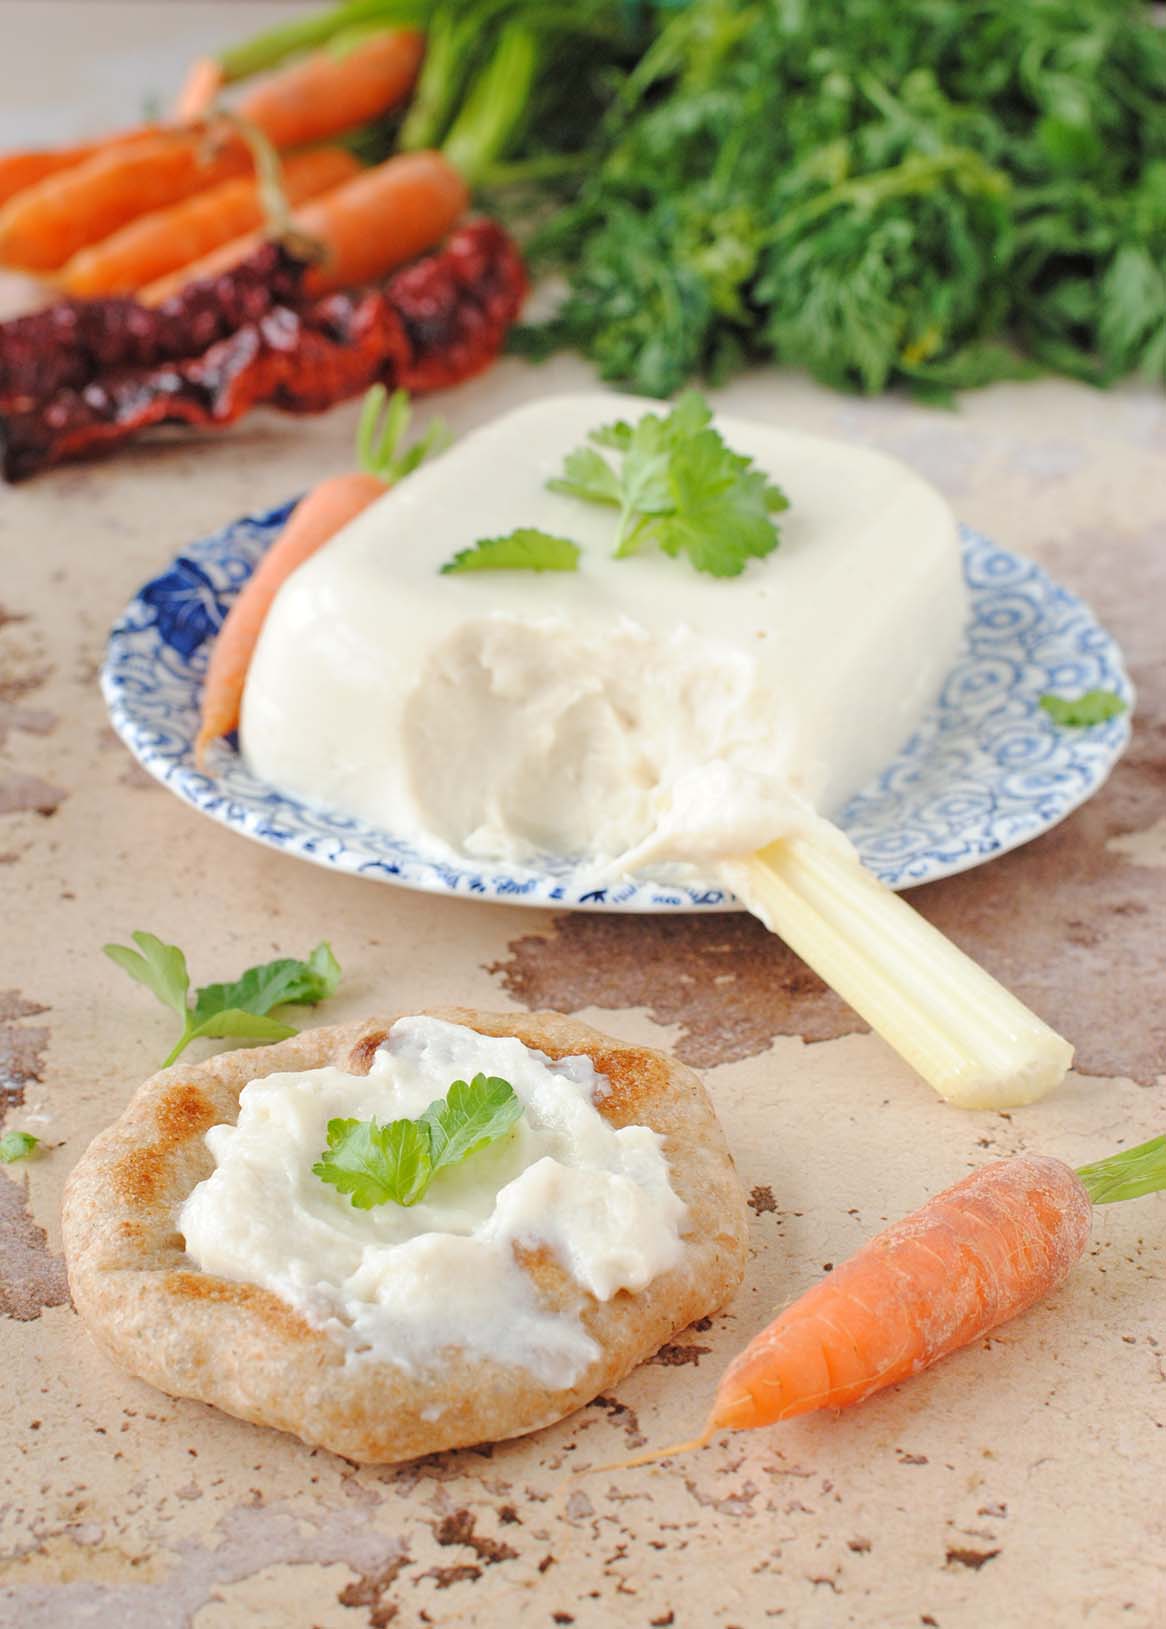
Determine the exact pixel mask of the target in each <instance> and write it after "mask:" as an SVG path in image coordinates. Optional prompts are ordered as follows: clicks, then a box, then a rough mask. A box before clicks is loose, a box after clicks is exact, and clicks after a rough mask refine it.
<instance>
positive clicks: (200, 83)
mask: <svg viewBox="0 0 1166 1629" xmlns="http://www.w3.org/2000/svg"><path fill="white" fill-rule="evenodd" d="M222 88H223V70H222V69H221V68H220V67H219V64H218V63H217V62H216V61H215V59H214V57H196V58H195V60H194V61H193V62H192V63H191V65H190V68H189V70H188V72H187V75H186V78H185V79H184V80H183V82H182V89H181V90H180V91H179V92H178V99H177V100H176V102H175V103H174V113H173V115H172V117H173V120H174V123H175V124H196V123H197V122H198V121H199V120H200V119H205V118H206V117H207V115H208V114H209V113H210V110H211V108H212V107H213V105H214V102H215V98H216V97H217V96H218V94H219V92H220V91H221V90H222Z"/></svg>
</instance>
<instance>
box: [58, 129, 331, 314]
mask: <svg viewBox="0 0 1166 1629" xmlns="http://www.w3.org/2000/svg"><path fill="white" fill-rule="evenodd" d="M359 170H360V165H359V163H358V162H357V160H356V159H355V158H354V157H353V156H352V154H351V153H349V152H346V151H345V149H344V148H342V147H319V148H315V149H314V150H313V151H311V152H308V153H299V154H293V155H292V156H291V157H290V158H287V159H285V160H284V162H283V165H282V166H281V177H280V179H281V184H282V186H283V190H284V194H285V196H286V198H287V200H288V202H289V203H291V204H301V203H305V202H306V201H307V200H308V199H309V198H315V197H318V196H319V195H320V194H321V193H325V192H330V191H331V190H332V189H333V188H334V187H337V186H339V185H340V184H341V183H342V182H344V181H351V180H352V178H353V176H355V175H356V174H357V173H358V172H359ZM262 220H263V201H262V197H261V194H260V186H259V182H258V181H257V180H256V179H255V177H253V176H249V175H239V176H235V177H234V179H233V180H230V181H221V182H220V183H219V185H218V186H217V187H208V188H207V190H206V191H205V192H196V193H195V195H194V197H193V198H186V199H184V200H183V201H182V202H181V203H178V204H171V206H170V207H169V208H168V209H156V210H154V211H153V212H152V213H151V214H149V215H143V216H141V218H140V219H138V220H136V221H130V222H129V224H128V225H127V226H123V227H122V228H121V229H120V230H119V231H117V232H114V233H112V234H111V235H110V236H109V237H107V238H104V239H103V240H102V241H101V242H100V243H94V244H91V245H90V247H89V248H88V249H82V250H81V251H80V253H79V254H75V255H74V256H73V258H72V259H71V260H70V261H69V262H68V263H67V265H66V266H65V267H64V268H63V270H62V271H61V273H60V276H59V278H58V282H59V284H60V286H61V288H63V289H64V290H65V292H66V293H68V294H74V295H81V296H85V297H91V296H95V295H103V294H132V293H133V292H134V290H135V289H139V288H141V286H142V284H143V283H151V282H154V281H155V280H156V279H157V278H159V277H164V276H166V275H167V274H168V273H169V272H172V271H174V270H176V269H177V268H178V267H180V266H186V265H189V263H190V262H191V261H192V260H198V259H199V258H200V257H201V256H203V255H207V254H209V253H210V252H211V251H212V250H214V249H216V248H218V247H219V246H220V245H221V244H223V243H228V242H230V241H231V240H232V239H234V238H236V237H238V236H239V234H240V233H243V232H249V231H251V230H252V229H253V228H255V227H257V226H259V225H260V224H261V223H262Z"/></svg>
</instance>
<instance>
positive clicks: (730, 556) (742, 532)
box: [547, 390, 789, 577]
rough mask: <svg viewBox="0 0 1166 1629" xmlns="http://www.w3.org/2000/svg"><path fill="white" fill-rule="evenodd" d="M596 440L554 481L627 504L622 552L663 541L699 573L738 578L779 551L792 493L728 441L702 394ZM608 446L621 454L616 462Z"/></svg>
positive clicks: (595, 498) (556, 486) (559, 488)
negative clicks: (779, 522)
mask: <svg viewBox="0 0 1166 1629" xmlns="http://www.w3.org/2000/svg"><path fill="white" fill-rule="evenodd" d="M587 439H588V442H589V443H590V445H588V446H584V447H578V448H576V449H575V450H574V451H573V452H571V453H568V455H567V457H566V460H565V461H564V464H563V473H562V475H561V476H558V477H556V478H555V479H552V480H550V481H548V482H547V485H548V486H549V487H550V488H551V490H552V491H553V492H562V493H564V494H565V495H567V496H568V497H573V498H582V499H583V500H585V501H586V502H588V503H602V504H608V505H610V506H612V507H615V508H618V509H619V526H618V530H617V533H616V547H615V553H616V555H617V556H626V555H629V554H633V553H635V552H636V551H637V550H638V549H641V548H643V547H645V546H646V545H648V544H652V543H654V544H656V546H657V547H658V548H660V549H662V550H663V551H664V553H665V554H669V555H672V556H673V557H675V556H676V555H679V554H686V555H687V556H688V558H689V560H690V561H691V563H692V564H693V565H694V566H695V567H696V569H697V570H698V571H705V572H708V573H709V574H710V575H711V576H713V577H736V576H739V575H740V573H741V572H742V571H744V569H745V566H746V565H747V564H748V562H749V561H750V560H751V559H760V558H763V557H764V556H765V555H767V554H772V552H773V550H774V549H776V548H777V545H778V543H779V541H780V535H779V533H778V529H777V527H776V526H775V524H774V522H773V520H772V518H771V517H772V516H773V515H774V514H777V513H779V512H780V511H781V510H783V509H787V508H788V507H789V501H788V499H787V498H786V496H785V494H784V493H783V492H782V491H781V489H780V488H779V487H776V486H774V485H773V484H772V483H771V482H770V480H769V478H768V476H766V474H765V472H764V471H763V470H759V469H757V468H755V467H754V464H753V460H752V459H751V458H748V457H746V456H745V455H743V454H741V453H735V452H733V451H732V449H731V448H729V447H727V446H726V445H725V441H724V437H723V436H722V435H721V433H720V431H719V430H714V429H713V428H712V411H711V409H710V407H709V405H708V403H707V402H706V401H705V399H704V397H703V396H701V395H700V393H699V392H698V391H695V390H688V391H685V392H684V394H683V395H682V396H681V397H680V399H679V400H678V401H677V403H676V406H675V407H674V408H673V410H672V412H671V413H669V414H668V415H667V417H666V418H661V417H660V416H659V415H658V414H656V413H645V414H644V416H643V418H641V419H640V420H638V422H637V423H635V424H634V425H630V424H626V423H624V422H623V421H622V420H619V421H617V422H616V423H614V424H606V425H602V426H601V427H600V428H599V429H598V430H593V431H592V432H591V434H590V435H589V436H588V438H587ZM599 448H604V449H606V450H608V451H611V452H614V453H615V455H616V462H615V464H614V465H613V464H612V463H611V462H610V461H609V460H608V459H607V458H605V457H604V456H603V454H602V453H601V452H600V451H599V450H598V449H599Z"/></svg>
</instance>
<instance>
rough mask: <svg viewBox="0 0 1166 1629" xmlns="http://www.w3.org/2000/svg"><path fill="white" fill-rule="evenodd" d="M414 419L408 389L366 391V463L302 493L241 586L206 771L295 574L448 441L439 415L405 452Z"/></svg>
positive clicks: (212, 717) (200, 741) (215, 694)
mask: <svg viewBox="0 0 1166 1629" xmlns="http://www.w3.org/2000/svg"><path fill="white" fill-rule="evenodd" d="M382 410H383V411H384V419H383V424H382V423H381V413H382ZM408 423H409V403H408V398H407V396H406V395H405V392H404V391H403V390H398V391H396V392H395V393H394V395H393V396H392V397H391V398H389V397H388V392H387V391H386V390H385V388H384V386H383V385H374V386H373V387H372V389H371V390H370V391H369V393H368V395H367V396H366V397H365V403H364V409H363V411H362V413H361V416H360V428H359V430H358V432H357V461H358V463H359V465H360V468H359V469H357V470H354V471H352V472H350V473H349V474H346V475H333V476H330V477H329V478H328V479H327V480H326V481H321V482H320V484H319V486H316V487H313V489H312V491H311V492H309V493H308V495H307V497H305V498H301V499H300V501H299V503H298V504H297V505H296V507H295V508H294V509H293V510H292V514H291V519H290V520H289V521H288V523H287V525H286V526H285V527H284V529H283V531H282V532H281V533H280V535H279V537H278V538H277V539H276V541H275V542H274V543H273V544H272V545H271V547H270V549H268V551H267V553H266V554H265V555H264V556H263V558H262V560H261V561H260V562H259V565H258V566H257V567H256V569H255V571H254V573H253V574H252V576H251V577H250V578H249V579H248V581H247V583H246V585H245V586H244V587H243V589H242V590H241V591H240V593H239V596H238V598H237V599H236V600H235V602H234V604H233V605H232V606H231V609H230V611H228V613H227V616H226V618H225V620H224V622H223V625H222V627H221V628H220V629H219V632H218V635H217V637H216V639H215V643H214V648H213V649H212V651H211V656H210V663H209V665H208V667H207V675H206V683H205V684H204V686H203V693H202V713H201V718H200V721H199V730H198V736H197V739H196V741H195V747H194V753H195V760H196V762H197V764H198V766H199V768H200V769H201V768H202V767H203V766H204V764H205V760H206V753H207V749H208V747H210V746H211V745H212V744H213V743H214V742H215V741H217V740H218V739H219V738H220V737H221V736H224V735H227V734H229V733H230V731H231V730H233V729H235V728H236V727H237V725H238V723H239V709H240V707H241V705H242V701H243V687H244V684H245V683H246V679H247V669H248V668H249V667H250V665H251V657H252V656H253V654H254V652H255V646H256V644H257V643H258V640H259V634H260V632H261V630H262V628H263V623H264V619H265V618H266V616H267V613H268V611H269V610H270V609H271V603H272V601H273V600H274V599H275V596H276V594H277V593H278V591H279V589H280V588H281V587H282V586H283V584H284V583H285V582H286V581H287V579H288V578H289V577H290V576H291V574H292V572H293V571H295V569H296V568H297V566H302V565H303V563H304V561H305V560H308V559H310V558H311V556H312V555H313V554H315V553H316V552H317V551H318V550H319V549H321V548H323V546H324V544H325V543H327V542H328V541H329V540H330V539H331V538H333V537H335V535H336V533H337V532H338V531H340V529H341V528H342V527H344V526H347V525H348V522H349V521H350V520H355V519H356V517H357V515H359V514H361V513H362V512H363V511H364V510H365V509H367V508H368V506H369V504H371V503H374V502H375V501H376V499H377V498H379V497H381V496H383V494H384V493H385V492H387V491H388V489H389V487H390V486H392V485H393V484H394V483H395V482H397V481H400V480H403V479H404V477H405V476H406V475H408V474H410V473H411V472H412V471H413V470H415V469H416V468H417V466H418V464H420V463H421V462H422V460H423V459H424V458H426V457H428V456H430V455H431V454H432V453H435V452H439V451H441V450H442V449H443V448H444V447H446V446H447V445H448V443H449V433H448V431H447V430H446V428H445V426H444V425H443V424H442V422H441V421H440V419H433V420H432V421H431V422H430V424H429V427H428V429H427V430H426V432H425V434H424V435H423V436H422V437H421V439H420V440H419V441H417V442H415V443H414V444H413V446H411V447H410V448H409V449H408V450H407V451H405V452H401V451H400V450H399V448H400V445H401V441H402V438H403V436H404V434H405V431H406V429H407V428H408Z"/></svg>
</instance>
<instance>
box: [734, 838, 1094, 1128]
mask: <svg viewBox="0 0 1166 1629" xmlns="http://www.w3.org/2000/svg"><path fill="white" fill-rule="evenodd" d="M725 871H726V874H727V876H728V878H729V881H730V883H731V885H732V887H733V888H734V890H735V891H736V892H737V893H738V895H739V896H740V897H741V899H742V900H743V901H744V903H745V904H746V905H748V906H749V908H750V909H751V910H752V911H753V912H754V914H755V915H757V916H759V917H760V918H761V920H762V921H763V922H764V923H765V925H766V926H767V927H768V928H770V929H771V931H772V932H774V933H776V934H778V935H780V937H781V938H782V939H784V940H785V942H786V943H787V944H788V945H789V946H790V947H791V949H793V950H795V951H796V952H797V953H798V955H799V956H801V957H802V959H803V960H804V961H806V962H808V963H809V965H810V966H811V967H812V968H814V970H815V971H816V972H817V973H819V974H820V975H821V976H822V978H824V979H825V980H826V982H827V984H829V985H831V986H832V988H833V989H835V990H837V992H838V994H839V995H840V996H842V997H843V999H844V1000H845V1001H848V1002H849V1003H850V1005H851V1006H852V1007H853V1008H854V1010H855V1011H856V1012H857V1013H858V1014H859V1015H860V1016H861V1017H863V1018H865V1019H866V1021H867V1023H868V1024H869V1025H870V1026H871V1028H872V1029H873V1030H874V1031H875V1032H876V1033H877V1034H879V1035H881V1036H882V1038H883V1039H884V1040H885V1041H886V1042H887V1043H888V1044H889V1045H890V1046H892V1047H893V1048H894V1049H895V1051H896V1052H898V1053H899V1055H900V1057H902V1058H903V1059H904V1060H905V1061H906V1062H907V1063H909V1064H910V1065H911V1067H912V1068H913V1069H914V1070H916V1071H917V1073H918V1074H920V1075H922V1076H923V1078H924V1080H926V1081H927V1082H928V1084H929V1085H930V1086H933V1087H934V1088H935V1090H936V1091H937V1092H938V1093H939V1094H940V1096H941V1097H945V1098H947V1099H948V1101H949V1102H951V1103H955V1104H958V1105H959V1106H960V1107H962V1108H981V1109H982V1108H1010V1107H1013V1106H1014V1105H1016V1104H1020V1103H1031V1102H1033V1101H1034V1100H1035V1099H1036V1098H1038V1097H1043V1096H1044V1094H1045V1093H1046V1092H1048V1091H1051V1090H1052V1088H1053V1087H1054V1086H1056V1085H1058V1084H1059V1083H1060V1082H1061V1081H1062V1080H1063V1079H1064V1077H1065V1073H1066V1071H1067V1070H1068V1068H1069V1066H1070V1064H1071V1063H1072V1061H1073V1049H1072V1047H1071V1046H1070V1045H1069V1043H1068V1042H1067V1041H1066V1040H1064V1039H1062V1037H1061V1036H1059V1035H1058V1034H1057V1033H1056V1032H1055V1030H1052V1029H1050V1028H1049V1026H1048V1025H1047V1024H1045V1023H1044V1022H1043V1021H1042V1020H1041V1019H1039V1018H1038V1017H1037V1016H1036V1015H1035V1014H1034V1013H1031V1012H1029V1010H1028V1008H1027V1007H1025V1006H1024V1005H1023V1003H1022V1002H1020V1001H1018V1000H1017V999H1016V997H1015V996H1012V995H1010V994H1009V993H1008V991H1007V990H1005V989H1004V988H1003V986H1002V985H1000V984H998V983H997V982H996V980H995V979H994V978H992V977H991V976H990V975H989V974H988V973H985V972H984V970H983V969H982V968H981V967H978V966H977V965H976V963H975V962H973V961H972V960H971V958H970V957H968V956H966V955H964V953H963V951H961V950H957V949H956V947H955V945H953V944H952V943H951V942H950V940H948V939H945V938H944V936H943V934H941V933H940V932H939V931H938V929H937V928H933V927H932V926H931V924H930V923H929V922H926V921H925V920H924V919H923V918H922V917H921V916H919V915H918V914H917V913H916V912H915V911H913V910H912V909H911V907H910V906H909V905H908V904H907V902H906V901H905V900H903V899H900V898H899V897H898V895H897V894H893V893H892V892H891V890H890V889H889V888H886V887H884V886H883V884H882V883H881V882H879V881H878V880H877V879H876V878H875V877H872V876H871V874H870V873H869V872H868V871H866V870H864V868H863V867H862V866H861V865H860V864H859V862H858V860H857V859H855V858H852V857H851V856H850V855H848V854H847V853H845V852H844V851H842V850H841V848H840V847H839V849H837V850H836V849H835V848H834V846H833V845H824V844H822V843H820V842H813V841H810V840H808V839H806V838H802V837H791V838H784V839H782V840H781V841H779V842H776V843H773V844H771V845H770V846H769V847H768V848H766V849H763V850H762V851H761V852H760V853H758V854H755V855H753V856H752V858H750V859H747V860H741V861H734V862H732V863H731V864H729V865H727V866H726V867H725Z"/></svg>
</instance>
